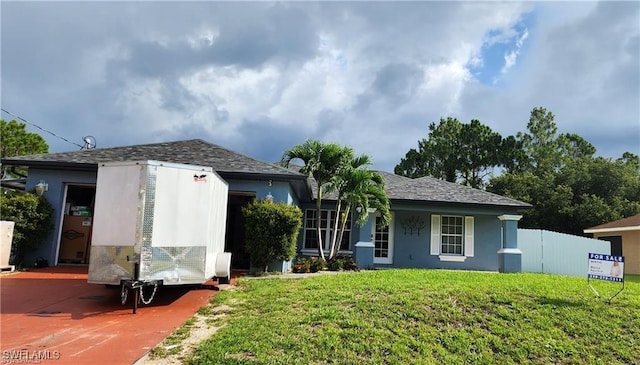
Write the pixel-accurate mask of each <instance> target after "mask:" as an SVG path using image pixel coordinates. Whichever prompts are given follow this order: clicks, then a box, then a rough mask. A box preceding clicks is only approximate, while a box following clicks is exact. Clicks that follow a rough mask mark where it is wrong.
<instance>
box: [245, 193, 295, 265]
mask: <svg viewBox="0 0 640 365" xmlns="http://www.w3.org/2000/svg"><path fill="white" fill-rule="evenodd" d="M242 214H243V215H244V218H245V229H246V236H245V237H246V238H245V250H246V251H247V253H248V254H249V260H250V261H251V265H252V266H255V267H258V268H264V271H267V265H269V263H270V262H272V261H275V260H279V261H288V260H291V259H292V258H293V257H294V256H295V254H296V243H297V239H298V233H299V231H300V227H301V226H302V211H301V210H300V209H299V208H298V207H296V206H293V205H288V204H285V203H272V202H270V201H268V200H254V201H253V202H251V203H249V205H247V206H246V207H244V208H243V209H242Z"/></svg>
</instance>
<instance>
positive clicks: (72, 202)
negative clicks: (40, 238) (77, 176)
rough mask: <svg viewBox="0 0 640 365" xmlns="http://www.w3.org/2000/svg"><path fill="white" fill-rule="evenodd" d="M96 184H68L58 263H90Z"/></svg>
mask: <svg viewBox="0 0 640 365" xmlns="http://www.w3.org/2000/svg"><path fill="white" fill-rule="evenodd" d="M95 195H96V187H95V185H72V184H69V185H67V193H66V197H65V202H64V212H63V213H64V217H63V219H62V230H61V234H60V247H59V251H58V263H67V264H87V263H89V247H90V245H91V231H92V229H93V204H94V201H95Z"/></svg>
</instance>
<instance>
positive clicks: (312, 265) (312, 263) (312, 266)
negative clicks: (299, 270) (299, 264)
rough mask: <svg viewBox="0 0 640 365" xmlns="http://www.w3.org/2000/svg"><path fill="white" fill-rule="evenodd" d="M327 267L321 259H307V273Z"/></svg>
mask: <svg viewBox="0 0 640 365" xmlns="http://www.w3.org/2000/svg"><path fill="white" fill-rule="evenodd" d="M326 267H327V262H326V261H325V260H324V259H323V258H322V257H309V271H311V272H318V271H322V270H324V269H325V268H326Z"/></svg>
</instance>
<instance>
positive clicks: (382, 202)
mask: <svg viewBox="0 0 640 365" xmlns="http://www.w3.org/2000/svg"><path fill="white" fill-rule="evenodd" d="M369 164H370V159H369V157H368V156H366V155H362V156H360V157H357V158H355V159H353V160H352V161H351V163H350V164H347V165H346V166H344V168H342V169H341V170H340V173H339V174H338V175H337V176H336V177H335V179H333V180H332V182H331V184H332V187H333V189H335V191H336V192H337V195H338V198H337V202H336V217H337V218H338V219H336V220H335V224H334V228H333V236H332V240H331V244H330V251H329V260H331V259H332V258H334V257H335V255H336V254H337V253H338V250H339V248H340V244H341V242H342V237H343V235H344V231H345V227H346V224H347V221H348V218H349V216H350V214H352V212H354V213H355V214H356V220H355V221H356V224H357V225H359V226H362V225H363V224H365V223H366V222H367V220H368V218H369V209H370V208H375V209H376V210H377V211H378V212H379V213H380V215H381V217H382V224H383V225H388V224H389V222H390V220H391V213H390V212H389V198H388V197H387V193H386V192H385V190H384V179H383V178H382V176H381V175H380V174H379V173H378V172H376V171H371V170H369V169H367V168H366V166H367V165H369ZM342 205H344V208H345V210H344V212H342V211H341V209H342Z"/></svg>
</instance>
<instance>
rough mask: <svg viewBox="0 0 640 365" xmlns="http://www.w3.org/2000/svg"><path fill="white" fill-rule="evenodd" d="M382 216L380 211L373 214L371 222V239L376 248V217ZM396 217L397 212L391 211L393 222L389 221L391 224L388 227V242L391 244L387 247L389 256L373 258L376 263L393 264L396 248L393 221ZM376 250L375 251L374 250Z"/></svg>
mask: <svg viewBox="0 0 640 365" xmlns="http://www.w3.org/2000/svg"><path fill="white" fill-rule="evenodd" d="M378 217H380V213H375V214H374V216H373V222H372V224H371V241H373V245H374V250H375V244H376V243H375V233H376V218H378ZM394 217H395V214H394V213H393V212H391V223H389V226H388V227H387V229H388V233H387V235H388V242H387V244H388V245H389V246H388V248H387V250H388V251H387V252H388V254H387V257H375V255H374V258H373V263H374V264H383V265H389V264H393V250H394V244H395V243H394V235H395V232H394V231H393V222H394ZM374 252H375V251H374Z"/></svg>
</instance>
